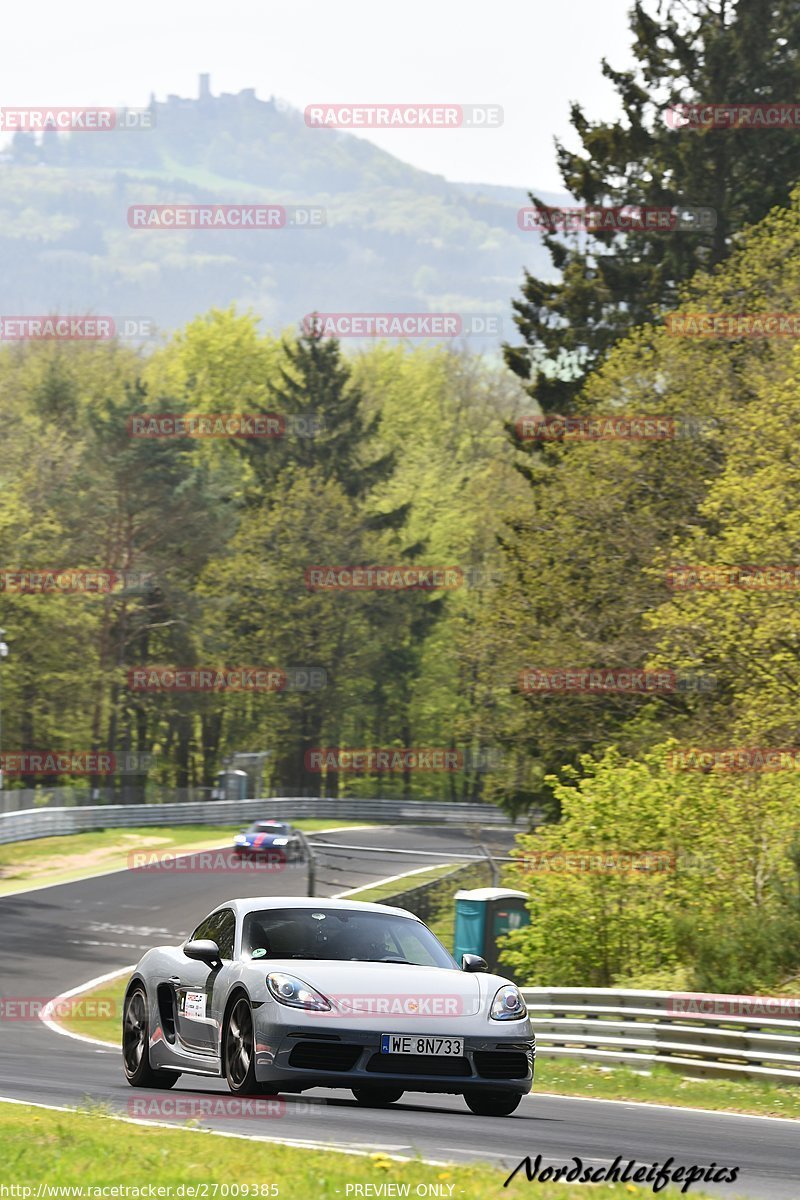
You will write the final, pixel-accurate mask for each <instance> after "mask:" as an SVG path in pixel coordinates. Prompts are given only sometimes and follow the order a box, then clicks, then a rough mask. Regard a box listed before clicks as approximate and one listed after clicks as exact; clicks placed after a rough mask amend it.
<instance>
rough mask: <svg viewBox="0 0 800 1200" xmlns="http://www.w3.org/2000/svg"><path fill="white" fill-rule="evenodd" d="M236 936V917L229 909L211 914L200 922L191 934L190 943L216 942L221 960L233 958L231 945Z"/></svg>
mask: <svg viewBox="0 0 800 1200" xmlns="http://www.w3.org/2000/svg"><path fill="white" fill-rule="evenodd" d="M235 936H236V917H235V916H234V915H233V912H232V911H231V909H229V908H223V909H222V911H221V912H216V913H212V914H211V916H210V917H206V919H205V921H201V922H200V924H199V925H198V926H197V929H195V931H194V933H193V934H192V941H197V940H199V939H201V938H208V939H210V940H211V941H212V942H216V943H217V945H218V946H219V952H220V955H221V957H222V958H227V959H231V958H233V943H234V938H235Z"/></svg>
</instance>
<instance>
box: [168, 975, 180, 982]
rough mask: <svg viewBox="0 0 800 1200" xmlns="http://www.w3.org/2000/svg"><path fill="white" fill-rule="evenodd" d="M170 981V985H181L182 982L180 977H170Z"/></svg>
mask: <svg viewBox="0 0 800 1200" xmlns="http://www.w3.org/2000/svg"><path fill="white" fill-rule="evenodd" d="M169 981H170V983H180V981H181V980H180V976H179V975H170V977H169Z"/></svg>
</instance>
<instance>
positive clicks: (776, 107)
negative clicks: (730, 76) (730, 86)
mask: <svg viewBox="0 0 800 1200" xmlns="http://www.w3.org/2000/svg"><path fill="white" fill-rule="evenodd" d="M664 115H665V120H666V123H667V125H668V126H669V127H670V129H679V130H689V131H690V132H692V131H695V130H707V129H761V130H765V129H793V130H796V129H800V104H798V102H797V101H796V100H793V101H789V102H788V103H787V102H776V101H772V102H766V103H765V102H764V101H745V102H741V101H737V102H734V103H731V102H730V101H705V102H703V101H700V102H698V103H694V104H671V105H670V106H669V108H668V109H667V110H666V113H665V114H664Z"/></svg>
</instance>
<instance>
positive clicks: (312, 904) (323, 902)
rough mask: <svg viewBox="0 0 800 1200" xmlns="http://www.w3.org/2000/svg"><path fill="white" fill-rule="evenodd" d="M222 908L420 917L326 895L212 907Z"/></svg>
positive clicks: (239, 911) (241, 912) (242, 901)
mask: <svg viewBox="0 0 800 1200" xmlns="http://www.w3.org/2000/svg"><path fill="white" fill-rule="evenodd" d="M221 908H232V909H233V911H234V912H235V913H236V914H237V916H240V917H243V916H244V915H245V914H246V913H249V912H260V911H262V910H263V909H265V908H327V909H328V910H331V909H335V910H337V911H341V912H375V913H382V914H383V915H384V916H385V915H386V913H393V914H394V915H395V916H398V917H408V918H409V919H410V920H412V921H419V917H417V916H415V915H414V913H411V912H408V910H407V909H405V908H392V907H391V906H390V905H388V904H367V903H365V902H364V901H362V900H334V899H330V900H328V899H326V898H325V897H324V896H247V897H246V898H244V899H238V900H226V901H225V903H224V904H218V905H217V907H216V908H214V909H212V912H218V911H219V910H220V909H221ZM208 915H209V916H210V915H211V914H210V913H209V914H208Z"/></svg>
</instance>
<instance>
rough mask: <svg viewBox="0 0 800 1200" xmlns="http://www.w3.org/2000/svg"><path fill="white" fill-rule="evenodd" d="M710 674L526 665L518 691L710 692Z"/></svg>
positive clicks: (624, 668) (622, 668) (712, 680)
mask: <svg viewBox="0 0 800 1200" xmlns="http://www.w3.org/2000/svg"><path fill="white" fill-rule="evenodd" d="M716 685H717V683H716V678H715V677H714V676H713V675H706V674H702V673H700V672H697V671H672V670H669V671H664V670H652V671H648V670H645V669H643V668H641V667H562V668H552V667H529V668H526V669H524V670H522V671H520V674H519V679H518V688H519V690H520V691H521V692H528V693H546V694H551V693H554V692H576V693H594V692H613V693H626V692H628V693H634V694H636V695H647V694H649V693H654V692H656V693H672V692H711V691H714V689H715V688H716Z"/></svg>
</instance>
